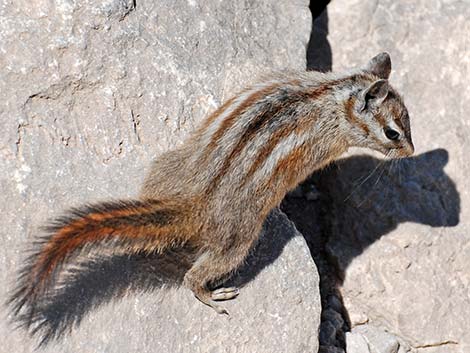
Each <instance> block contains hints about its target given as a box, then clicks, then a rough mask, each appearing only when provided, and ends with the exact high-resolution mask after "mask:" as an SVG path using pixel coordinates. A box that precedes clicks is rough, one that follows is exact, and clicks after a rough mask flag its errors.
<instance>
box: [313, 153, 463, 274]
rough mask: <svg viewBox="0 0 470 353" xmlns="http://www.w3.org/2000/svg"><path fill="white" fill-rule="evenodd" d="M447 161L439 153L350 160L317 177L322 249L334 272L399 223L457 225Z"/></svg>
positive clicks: (456, 196) (456, 199) (457, 202)
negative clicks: (324, 235)
mask: <svg viewBox="0 0 470 353" xmlns="http://www.w3.org/2000/svg"><path fill="white" fill-rule="evenodd" d="M448 159H449V155H448V153H447V151H446V150H444V149H436V150H433V151H430V152H427V153H424V154H421V155H419V156H416V157H411V158H406V159H402V160H389V161H385V162H383V161H381V160H378V159H376V158H372V157H367V156H359V157H351V158H346V159H343V160H341V161H339V162H338V163H337V164H336V167H335V168H334V169H333V170H332V171H330V172H329V173H325V174H323V175H322V176H321V180H320V185H321V186H320V187H321V189H322V191H323V192H324V193H325V194H326V197H325V204H324V207H323V217H322V218H323V220H324V221H326V222H327V223H326V224H325V225H326V227H324V230H325V231H326V232H328V234H329V240H328V243H327V250H328V252H329V253H331V254H334V258H335V259H336V260H337V261H338V265H339V269H340V270H342V271H344V270H345V269H346V267H347V265H348V264H349V263H350V262H351V260H352V259H353V258H354V257H356V256H358V255H359V254H361V253H362V252H363V251H364V250H365V249H366V248H367V247H368V246H369V245H370V244H372V243H373V242H374V241H375V240H377V239H379V238H380V237H381V236H383V235H385V234H387V233H389V232H390V231H392V230H393V229H395V228H396V227H397V226H398V225H399V224H400V223H404V222H413V223H419V224H424V225H428V226H431V227H452V226H456V225H457V224H458V223H459V214H460V197H459V194H458V192H457V189H456V187H455V184H454V182H453V181H452V180H451V179H450V178H449V176H447V174H446V173H445V171H444V167H445V165H446V164H447V162H448Z"/></svg>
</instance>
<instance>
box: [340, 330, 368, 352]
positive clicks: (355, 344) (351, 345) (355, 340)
mask: <svg viewBox="0 0 470 353" xmlns="http://www.w3.org/2000/svg"><path fill="white" fill-rule="evenodd" d="M346 349H347V353H371V351H370V349H369V345H368V344H367V341H366V339H365V338H364V336H363V335H362V334H360V333H352V332H346Z"/></svg>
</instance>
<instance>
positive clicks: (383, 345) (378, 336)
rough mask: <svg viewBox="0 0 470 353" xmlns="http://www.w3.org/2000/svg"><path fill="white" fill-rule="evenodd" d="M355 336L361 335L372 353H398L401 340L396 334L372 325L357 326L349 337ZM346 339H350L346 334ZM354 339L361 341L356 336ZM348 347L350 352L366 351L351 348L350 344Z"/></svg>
mask: <svg viewBox="0 0 470 353" xmlns="http://www.w3.org/2000/svg"><path fill="white" fill-rule="evenodd" d="M354 336H361V337H362V338H363V340H364V341H365V342H366V343H367V347H368V349H369V351H370V353H398V349H399V348H400V342H399V341H398V339H397V338H396V337H395V336H393V335H391V334H390V333H388V332H386V331H384V330H382V329H380V328H377V327H374V326H372V325H362V326H357V327H355V328H354V329H353V331H352V334H351V335H349V337H350V338H352V337H354ZM346 339H348V335H346ZM352 340H353V341H356V342H357V341H359V339H356V340H354V338H352ZM346 342H348V341H346ZM347 348H348V350H347V352H348V353H353V352H358V353H359V352H364V351H361V350H356V351H354V350H350V349H351V347H350V346H349V345H348V346H347ZM365 352H367V351H365Z"/></svg>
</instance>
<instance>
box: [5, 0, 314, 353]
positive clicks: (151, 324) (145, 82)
mask: <svg viewBox="0 0 470 353" xmlns="http://www.w3.org/2000/svg"><path fill="white" fill-rule="evenodd" d="M0 11H1V21H0V63H1V66H0V100H1V102H2V104H1V105H0V125H1V126H2V133H1V135H0V170H1V171H2V175H1V176H0V188H1V190H2V196H1V199H0V200H1V205H2V206H1V211H2V212H0V217H1V219H0V221H1V224H2V236H1V237H0V248H1V249H2V254H1V256H0V265H1V267H2V269H3V271H2V275H1V277H0V284H1V285H0V299H4V298H5V293H6V290H7V289H9V288H11V287H12V284H13V283H14V281H15V278H16V273H15V271H16V270H17V269H18V268H19V266H20V264H21V261H22V259H23V250H24V249H25V248H27V247H28V246H29V244H30V243H31V240H32V239H33V238H34V236H35V235H36V232H37V228H38V226H40V225H41V224H42V223H43V222H44V220H45V219H47V218H48V217H52V216H54V215H57V214H59V213H60V211H61V210H62V209H64V208H68V207H70V206H74V205H79V204H81V203H83V202H85V201H96V200H100V199H105V198H106V199H107V198H122V197H129V196H134V195H136V194H137V192H138V189H139V188H140V183H141V181H142V180H143V177H144V175H145V169H146V168H147V166H148V165H149V164H150V161H151V159H152V158H154V157H155V156H156V155H158V154H159V153H161V152H163V151H165V150H167V149H168V148H171V147H172V146H174V145H176V144H178V143H180V142H181V140H182V139H183V138H184V137H185V136H187V134H188V132H189V131H191V130H193V129H194V127H195V126H196V125H197V124H198V123H199V122H200V121H201V119H202V118H203V117H204V116H206V115H207V114H208V113H209V112H211V111H213V110H214V109H215V108H216V107H217V106H219V105H220V103H221V102H222V101H223V100H225V99H227V98H228V97H229V96H230V95H232V94H233V93H234V92H235V91H236V90H238V89H240V88H241V87H242V86H245V85H246V84H248V83H250V82H252V81H253V80H254V78H255V77H256V76H258V75H259V74H261V73H262V72H264V71H270V70H272V69H279V68H283V67H289V68H293V69H301V68H303V67H305V47H306V42H307V39H308V36H309V32H310V25H311V23H310V22H311V21H310V18H309V11H308V1H304V0H302V1H296V2H295V4H294V3H292V4H291V3H290V2H275V3H273V2H272V1H268V0H263V1H257V2H227V1H223V2H220V1H204V2H201V1H199V2H196V1H192V0H188V1H182V0H178V1H171V2H160V1H159V2H155V1H146V0H144V1H137V2H135V1H131V0H129V1H127V0H126V1H122V0H110V1H106V2H96V1H90V0H84V1H79V2H74V1H57V2H47V1H34V2H19V3H18V2H14V3H11V4H8V6H3V7H2V9H1V10H0ZM275 219H276V220H275V221H273V227H274V229H275V230H274V232H279V234H278V235H279V237H282V236H283V235H282V234H283V232H290V233H292V232H294V230H293V228H292V227H291V226H290V224H289V223H286V221H285V219H284V217H283V216H281V215H279V214H277V215H276V216H275ZM281 233H282V234H281ZM286 236H287V234H286ZM294 253H295V254H294ZM139 261H141V260H138V259H130V260H129V259H126V258H125V257H117V258H113V259H112V261H110V262H109V263H105V264H100V265H99V266H97V267H96V266H95V267H94V268H92V270H94V271H95V272H94V273H95V275H96V276H95V278H96V279H97V280H98V282H99V283H101V282H103V283H105V284H107V285H108V286H109V288H111V289H112V290H114V291H117V292H118V293H119V294H126V293H127V292H129V291H130V292H132V288H133V287H132V283H133V282H132V281H131V279H132V275H135V276H137V277H138V278H139V281H141V282H142V283H143V287H145V285H146V284H147V282H148V281H147V280H146V279H145V278H144V277H143V274H145V275H147V276H151V273H152V271H151V268H152V266H150V265H148V268H149V270H148V271H145V270H144V271H143V272H142V274H140V272H139V269H141V268H142V267H141V266H144V268H145V265H141V264H137V263H136V262H139ZM142 261H143V260H142ZM113 266H114V267H113ZM110 268H111V270H112V269H113V268H114V269H116V268H119V269H121V268H122V276H124V279H123V281H124V283H123V284H122V285H120V284H119V283H114V282H112V279H113V277H112V276H105V275H103V274H109V271H111V270H110ZM299 269H300V270H299ZM107 271H108V272H107ZM111 272H112V271H111ZM100 274H101V276H100ZM126 276H127V277H126ZM129 276H131V277H130V279H129V278H128V277H129ZM119 278H121V277H119ZM129 281H131V282H129ZM315 281H316V277H315V271H314V267H313V263H312V262H311V260H310V259H309V256H308V251H307V250H306V246H305V244H304V243H303V241H302V240H301V239H300V238H298V237H297V238H295V239H293V240H292V241H290V242H288V243H287V245H286V246H285V248H284V249H283V251H280V258H279V259H278V260H276V261H275V262H273V264H272V265H269V266H267V267H266V268H265V269H264V270H262V271H260V272H259V274H258V275H257V276H256V278H255V279H254V280H253V281H251V282H249V283H248V285H247V286H246V288H244V290H243V291H242V294H241V295H240V298H239V299H238V300H237V301H234V302H233V303H228V304H227V306H228V309H229V310H230V311H231V314H232V316H231V317H230V318H225V317H217V316H215V315H214V313H213V312H211V311H210V310H208V309H207V308H205V307H203V306H202V305H201V304H200V303H198V302H197V301H196V300H194V298H192V296H191V294H190V293H188V292H187V291H185V290H176V289H168V291H169V292H166V291H165V292H160V291H157V293H154V292H151V293H150V292H145V293H143V294H135V295H134V294H132V295H128V296H124V297H123V298H122V299H120V300H117V299H116V300H114V299H112V298H110V297H107V296H109V295H111V294H112V293H111V294H110V293H108V292H106V291H104V292H100V291H99V290H98V289H99V288H100V287H99V285H96V286H95V287H93V286H91V287H90V288H89V287H87V286H84V287H83V286H82V287H80V286H78V287H77V288H76V294H74V293H72V297H73V296H74V295H75V297H76V299H77V298H78V299H80V298H82V296H85V295H89V294H90V291H91V292H92V293H94V292H93V288H95V289H96V293H97V294H96V296H95V297H94V298H99V297H100V296H104V299H106V300H104V299H103V300H104V303H103V304H102V305H98V306H94V305H95V304H93V302H92V303H91V304H90V305H91V309H90V310H89V311H90V312H87V315H84V313H83V312H81V310H85V309H86V308H82V307H80V305H78V306H77V308H76V310H78V311H77V312H75V314H77V315H78V317H79V318H80V320H78V321H77V320H75V319H74V317H71V318H69V319H70V320H72V321H71V322H72V323H74V325H75V326H78V327H76V328H75V329H74V330H73V331H74V332H73V334H72V335H71V336H66V337H64V339H63V341H62V342H61V343H60V344H59V345H56V344H55V343H51V344H50V345H49V346H47V347H46V350H45V351H51V352H55V351H57V350H58V349H60V351H63V352H77V351H106V352H134V351H143V352H145V351H154V350H162V351H165V350H164V349H159V348H158V347H172V348H171V349H170V348H169V350H168V351H178V350H180V351H192V352H194V351H198V349H199V350H200V351H205V352H206V351H210V350H211V349H212V351H217V352H219V351H227V352H228V351H234V350H235V349H236V348H235V347H255V346H259V347H264V348H266V350H267V351H276V350H277V349H279V350H282V351H287V350H288V351H296V350H297V351H299V352H302V351H308V350H315V349H316V345H315V342H316V332H317V330H318V320H319V318H318V314H319V313H318V305H319V303H318V293H317V291H316V284H317V283H315ZM99 283H98V284H99ZM294 283H295V285H294ZM87 288H88V289H87ZM106 288H107V287H106ZM129 288H130V289H129ZM111 289H110V290H111ZM164 293H167V294H164ZM66 299H71V298H66ZM72 299H73V298H72ZM78 299H77V300H78ZM250 302H251V303H252V304H250V305H251V306H250V305H248V304H247V303H250ZM255 302H256V303H255ZM78 303H80V301H78ZM59 304H61V303H59ZM92 304H93V305H92ZM105 304H106V305H105ZM59 308H60V305H59ZM62 309H63V307H62ZM2 314H5V315H6V313H2ZM59 314H60V312H59V313H58V314H57V315H59ZM80 314H82V316H80ZM5 315H4V316H5ZM59 317H60V315H59ZM242 318H243V319H242ZM74 320H75V321H74ZM248 323H249V324H250V325H253V326H249V325H248ZM11 327H12V326H11V325H9V324H7V322H6V320H0V333H1V336H2V337H3V340H2V350H4V351H9V352H29V351H31V350H32V346H33V345H34V344H35V340H29V339H26V338H25V335H24V333H23V332H21V331H12V329H11ZM268 337H270V339H269V340H268V339H267V338H268ZM191 342H192V343H191ZM224 342H225V343H224ZM215 344H219V345H220V346H214V345H215ZM171 345H173V346H171ZM197 345H200V346H199V348H198V347H197ZM289 345H290V346H289ZM287 346H288V348H286V347H287ZM59 347H60V348H59ZM190 347H191V349H190ZM240 349H241V348H240ZM246 349H247V350H248V351H253V348H246ZM239 351H240V350H239Z"/></svg>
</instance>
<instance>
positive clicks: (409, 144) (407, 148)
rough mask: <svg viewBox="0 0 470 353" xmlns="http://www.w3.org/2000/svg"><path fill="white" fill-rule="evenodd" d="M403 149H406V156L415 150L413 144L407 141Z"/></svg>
mask: <svg viewBox="0 0 470 353" xmlns="http://www.w3.org/2000/svg"><path fill="white" fill-rule="evenodd" d="M405 151H406V156H407V157H408V156H412V155H413V153H414V152H415V146H414V145H413V142H411V141H409V142H408V143H407V144H406V146H405Z"/></svg>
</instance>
